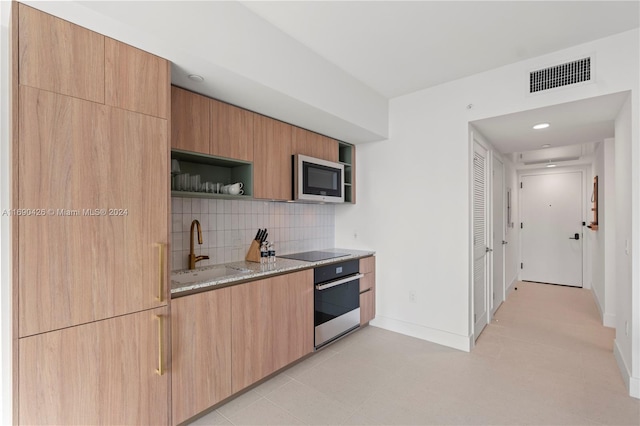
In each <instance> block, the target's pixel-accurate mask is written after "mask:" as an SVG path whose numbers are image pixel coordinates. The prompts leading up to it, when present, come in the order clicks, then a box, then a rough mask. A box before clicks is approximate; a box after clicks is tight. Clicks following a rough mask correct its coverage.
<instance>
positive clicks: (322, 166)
mask: <svg viewBox="0 0 640 426" xmlns="http://www.w3.org/2000/svg"><path fill="white" fill-rule="evenodd" d="M293 199H294V200H296V201H308V202H309V201H315V202H319V203H344V166H343V165H342V164H339V163H334V162H332V161H326V160H321V159H319V158H313V157H308V156H306V155H299V154H296V155H294V156H293Z"/></svg>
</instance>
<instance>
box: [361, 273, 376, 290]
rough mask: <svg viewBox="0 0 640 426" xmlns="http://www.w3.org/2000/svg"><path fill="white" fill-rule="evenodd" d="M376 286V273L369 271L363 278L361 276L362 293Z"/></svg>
mask: <svg viewBox="0 0 640 426" xmlns="http://www.w3.org/2000/svg"><path fill="white" fill-rule="evenodd" d="M375 286H376V274H374V273H369V274H364V276H363V277H362V278H360V293H362V292H363V291H366V290H369V289H373V288H375Z"/></svg>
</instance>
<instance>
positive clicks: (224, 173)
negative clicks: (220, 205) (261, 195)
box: [171, 150, 253, 200]
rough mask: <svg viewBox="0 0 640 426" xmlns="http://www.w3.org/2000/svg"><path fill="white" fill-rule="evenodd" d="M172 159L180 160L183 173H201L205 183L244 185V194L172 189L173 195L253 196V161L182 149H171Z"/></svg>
mask: <svg viewBox="0 0 640 426" xmlns="http://www.w3.org/2000/svg"><path fill="white" fill-rule="evenodd" d="M171 159H172V160H178V161H179V163H180V172H181V173H189V175H190V176H194V175H200V181H201V182H203V183H204V182H212V183H218V182H219V183H222V184H223V185H227V184H230V183H236V182H242V184H243V185H244V187H243V190H244V195H229V194H213V193H209V192H191V191H176V190H172V191H171V195H172V196H178V197H192V198H224V199H234V200H237V199H241V200H246V199H252V198H253V163H250V162H247V161H242V160H234V159H229V158H220V157H215V156H212V155H206V154H198V153H193V152H188V151H181V150H171Z"/></svg>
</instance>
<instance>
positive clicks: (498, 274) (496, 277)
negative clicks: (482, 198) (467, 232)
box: [489, 156, 506, 317]
mask: <svg viewBox="0 0 640 426" xmlns="http://www.w3.org/2000/svg"><path fill="white" fill-rule="evenodd" d="M492 169H493V173H492V174H493V202H492V206H493V209H492V210H493V215H492V216H493V227H492V228H493V229H492V233H493V241H492V248H493V274H492V275H493V280H492V283H493V286H492V289H491V297H490V305H491V306H490V307H489V309H491V316H492V317H493V314H495V312H496V309H498V307H499V306H500V304H501V303H502V302H503V301H504V248H505V247H504V245H505V244H506V241H505V239H504V237H505V235H504V234H505V226H504V217H505V206H504V198H505V197H504V191H505V190H504V164H502V161H500V159H498V158H496V157H495V156H494V157H493V167H492Z"/></svg>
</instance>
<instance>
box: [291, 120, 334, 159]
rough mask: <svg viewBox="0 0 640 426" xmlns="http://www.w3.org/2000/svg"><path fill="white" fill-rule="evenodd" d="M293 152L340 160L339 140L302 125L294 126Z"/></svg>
mask: <svg viewBox="0 0 640 426" xmlns="http://www.w3.org/2000/svg"><path fill="white" fill-rule="evenodd" d="M292 147H293V148H292V149H293V154H302V155H308V156H309V157H315V158H320V159H322V160H327V161H335V162H337V161H338V142H337V141H335V140H334V139H331V138H328V137H326V136H323V135H320V134H318V133H314V132H311V131H309V130H306V129H302V128H300V127H294V128H293V138H292Z"/></svg>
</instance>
